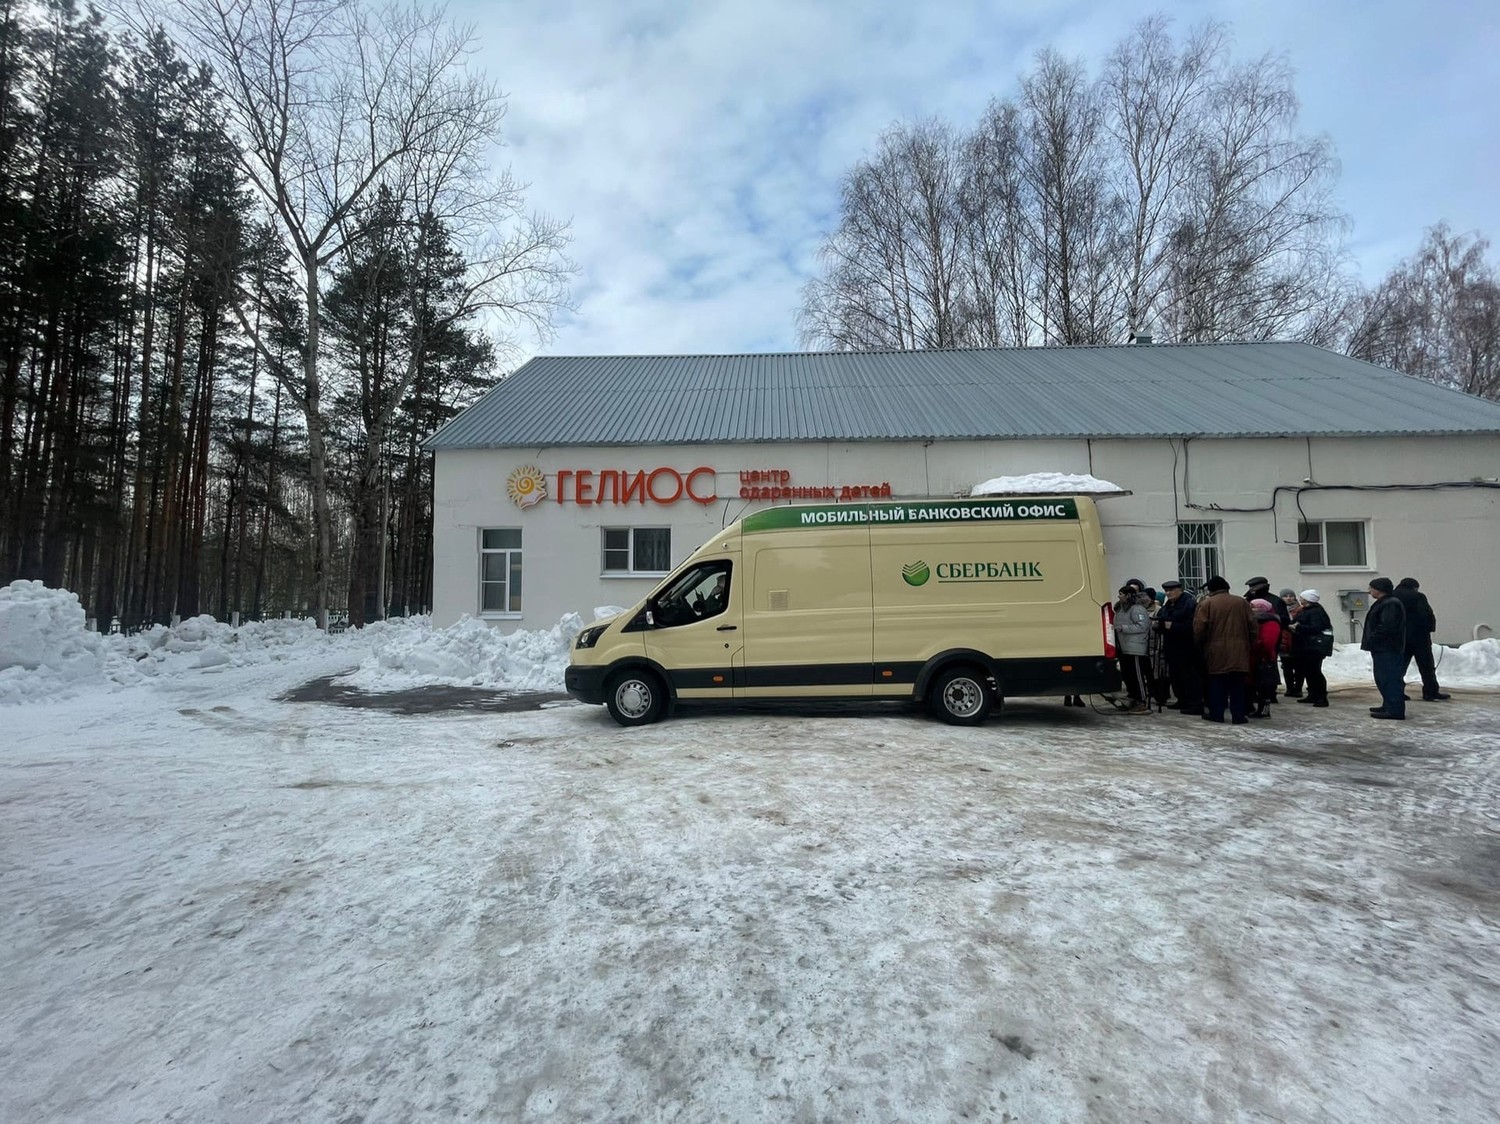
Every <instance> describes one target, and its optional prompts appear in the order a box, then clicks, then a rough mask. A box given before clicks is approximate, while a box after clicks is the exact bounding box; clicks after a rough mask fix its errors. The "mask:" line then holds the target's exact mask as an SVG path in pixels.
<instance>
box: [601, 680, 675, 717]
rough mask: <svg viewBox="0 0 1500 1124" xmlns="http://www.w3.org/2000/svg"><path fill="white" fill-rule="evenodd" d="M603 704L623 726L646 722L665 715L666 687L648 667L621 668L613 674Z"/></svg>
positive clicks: (611, 715) (610, 714)
mask: <svg viewBox="0 0 1500 1124" xmlns="http://www.w3.org/2000/svg"><path fill="white" fill-rule="evenodd" d="M604 706H605V709H607V710H608V711H609V716H610V717H611V718H613V719H614V720H615V721H616V722H618V723H619V724H620V725H621V726H645V725H647V724H648V723H651V722H655V721H656V720H657V719H658V718H660V717H661V716H662V712H663V711H664V710H665V709H666V706H667V691H666V688H665V687H664V686H662V682H661V680H660V679H658V678H657V677H656V676H655V675H653V674H652V673H651V672H649V671H622V672H620V673H619V674H618V675H615V676H612V677H611V678H610V681H609V687H608V688H607V689H606V690H605V694H604Z"/></svg>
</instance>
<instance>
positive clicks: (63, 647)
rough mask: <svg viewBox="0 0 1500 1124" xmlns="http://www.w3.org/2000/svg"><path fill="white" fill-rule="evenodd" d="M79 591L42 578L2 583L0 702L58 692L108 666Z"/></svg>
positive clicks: (90, 678) (54, 695) (95, 678)
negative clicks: (88, 625) (51, 585)
mask: <svg viewBox="0 0 1500 1124" xmlns="http://www.w3.org/2000/svg"><path fill="white" fill-rule="evenodd" d="M85 623H86V617H85V615H84V611H83V605H82V604H80V603H79V600H78V595H77V594H75V593H69V592H68V591H67V590H65V589H48V588H47V587H46V586H44V585H43V584H42V583H41V582H33V581H16V582H11V583H10V585H8V586H6V587H5V588H4V589H0V705H3V704H14V703H24V702H33V701H37V700H40V699H49V698H57V697H58V696H60V695H65V694H68V693H70V692H71V691H73V690H74V689H76V688H77V687H79V686H80V685H84V684H88V683H91V682H98V681H99V679H100V677H101V675H102V672H103V667H104V659H103V653H102V651H101V648H102V645H101V644H100V637H99V636H98V635H96V634H95V633H92V632H89V631H88V630H87V628H86V627H85Z"/></svg>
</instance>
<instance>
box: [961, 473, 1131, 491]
mask: <svg viewBox="0 0 1500 1124" xmlns="http://www.w3.org/2000/svg"><path fill="white" fill-rule="evenodd" d="M1129 494H1130V493H1129V492H1128V491H1126V489H1124V488H1122V487H1120V486H1119V485H1118V484H1114V483H1111V482H1110V481H1108V480H1100V479H1099V478H1098V477H1097V476H1090V475H1089V474H1088V473H1082V474H1073V473H1066V472H1029V473H1027V474H1026V475H1025V476H996V477H994V478H993V479H990V480H986V481H985V482H984V483H983V484H976V485H974V487H973V488H972V489H971V490H970V491H969V495H971V496H1109V495H1117V496H1126V495H1129Z"/></svg>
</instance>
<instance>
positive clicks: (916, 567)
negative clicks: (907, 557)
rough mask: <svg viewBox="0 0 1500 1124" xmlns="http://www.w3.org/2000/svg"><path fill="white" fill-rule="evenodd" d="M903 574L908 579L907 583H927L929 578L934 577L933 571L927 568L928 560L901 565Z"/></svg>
mask: <svg viewBox="0 0 1500 1124" xmlns="http://www.w3.org/2000/svg"><path fill="white" fill-rule="evenodd" d="M901 576H902V577H903V578H905V579H906V584H907V585H925V584H926V583H927V579H928V578H930V577H932V571H931V570H929V569H928V568H927V563H926V562H913V563H912V564H911V565H910V566H902V567H901Z"/></svg>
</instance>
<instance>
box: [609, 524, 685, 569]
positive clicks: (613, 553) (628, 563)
mask: <svg viewBox="0 0 1500 1124" xmlns="http://www.w3.org/2000/svg"><path fill="white" fill-rule="evenodd" d="M671 568H672V528H670V527H605V528H604V572H605V573H606V574H665V573H666V572H667V571H668V570H670V569H671Z"/></svg>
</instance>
